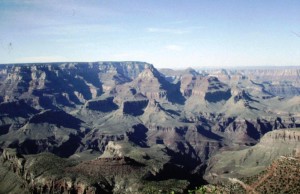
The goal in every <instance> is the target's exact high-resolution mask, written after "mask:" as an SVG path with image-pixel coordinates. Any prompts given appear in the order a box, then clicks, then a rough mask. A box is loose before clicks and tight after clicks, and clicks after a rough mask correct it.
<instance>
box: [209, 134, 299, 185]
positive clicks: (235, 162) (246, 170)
mask: <svg viewBox="0 0 300 194" xmlns="http://www.w3.org/2000/svg"><path fill="white" fill-rule="evenodd" d="M299 136H300V129H286V130H275V131H271V132H268V133H266V134H265V135H264V136H263V137H262V138H261V140H260V142H259V143H258V144H256V145H255V146H253V147H249V148H246V149H242V150H238V151H223V152H221V153H219V154H217V155H215V156H213V157H212V158H211V159H210V162H209V167H208V169H207V173H206V179H207V180H209V181H211V182H215V181H218V180H222V179H225V178H230V177H231V178H232V177H243V176H251V175H255V174H258V173H259V172H261V171H262V170H264V169H265V168H266V167H267V166H269V165H270V164H271V163H272V162H273V161H274V160H276V159H278V158H279V157H280V156H288V157H298V156H299V153H300V137H299Z"/></svg>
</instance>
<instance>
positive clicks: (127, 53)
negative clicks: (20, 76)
mask: <svg viewBox="0 0 300 194" xmlns="http://www.w3.org/2000/svg"><path fill="white" fill-rule="evenodd" d="M65 61H72V62H83V61H84V62H94V61H145V62H149V63H151V64H154V66H155V67H159V68H186V67H211V66H212V67H226V66H230V67H232V66H260V65H263V66H265V65H272V66H281V65H289V66H291V65H294V66H299V65H300V1H299V0H0V64H4V63H29V62H33V63H37V62H65Z"/></svg>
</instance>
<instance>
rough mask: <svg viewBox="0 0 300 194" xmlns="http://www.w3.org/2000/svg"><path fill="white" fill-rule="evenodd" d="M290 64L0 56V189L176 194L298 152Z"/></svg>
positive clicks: (295, 85)
mask: <svg viewBox="0 0 300 194" xmlns="http://www.w3.org/2000/svg"><path fill="white" fill-rule="evenodd" d="M299 127H300V68H299V67H257V68H248V69H247V68H245V69H241V68H236V69H233V68H231V69H191V68H188V69H186V70H171V69H156V68H155V67H154V66H153V65H152V64H149V63H145V62H134V61H133V62H131V61H125V62H90V63H83V62H81V63H76V62H68V63H37V64H36V63H33V64H3V65H0V148H1V149H0V151H1V156H0V163H1V166H0V174H1V177H3V178H2V179H1V180H0V193H8V192H11V193H18V192H20V191H22V193H26V192H27V193H149V192H150V191H163V192H170V191H175V192H178V193H184V192H187V190H188V189H190V188H194V187H195V186H199V185H204V184H207V183H210V184H216V183H218V182H220V181H221V182H222V181H224V182H226V181H228V180H229V179H230V178H237V177H238V178H240V177H246V176H252V175H255V174H258V173H260V172H262V171H263V170H265V169H266V168H267V167H268V166H269V165H270V164H272V162H273V161H275V160H276V159H278V158H280V156H286V157H298V156H299V153H300V139H299V138H300V132H299V129H297V128H299Z"/></svg>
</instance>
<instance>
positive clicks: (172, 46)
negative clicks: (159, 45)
mask: <svg viewBox="0 0 300 194" xmlns="http://www.w3.org/2000/svg"><path fill="white" fill-rule="evenodd" d="M165 48H166V49H167V50H170V51H182V50H183V47H181V46H179V45H175V44H171V45H167V46H165Z"/></svg>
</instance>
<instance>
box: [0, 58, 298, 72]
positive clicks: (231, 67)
mask: <svg viewBox="0 0 300 194" xmlns="http://www.w3.org/2000/svg"><path fill="white" fill-rule="evenodd" d="M105 62H106V63H128V62H131V63H132V62H134V63H145V64H150V65H153V66H154V67H155V68H157V69H173V70H185V69H189V68H192V69H252V68H283V67H285V68H299V69H300V65H278V64H277V65H274V64H264V65H263V64H261V65H226V66H224V65H223V66H222V65H204V66H202V65H190V66H187V67H160V66H156V65H155V64H153V63H149V62H146V61H138V60H136V61H135V60H131V61H130V60H124V61H122V60H103V61H56V62H54V61H51V62H17V63H0V66H3V65H34V64H40V65H42V64H60V63H105Z"/></svg>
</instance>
